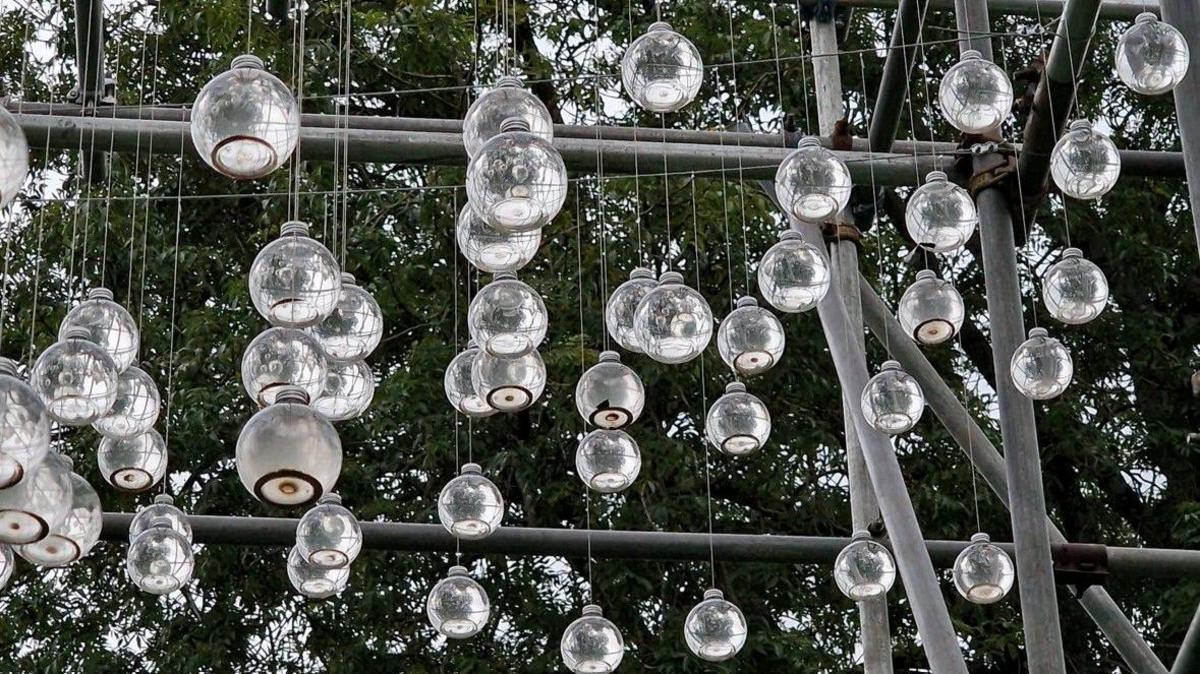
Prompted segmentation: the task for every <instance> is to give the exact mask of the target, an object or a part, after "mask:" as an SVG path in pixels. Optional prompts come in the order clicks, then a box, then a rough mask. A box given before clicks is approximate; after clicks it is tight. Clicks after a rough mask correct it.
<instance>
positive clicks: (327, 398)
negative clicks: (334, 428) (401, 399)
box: [312, 360, 375, 421]
mask: <svg viewBox="0 0 1200 674" xmlns="http://www.w3.org/2000/svg"><path fill="white" fill-rule="evenodd" d="M374 399H375V375H374V374H372V373H371V366H370V365H367V364H366V362H364V361H361V360H359V361H355V362H353V363H334V364H333V365H330V366H329V373H328V374H326V375H325V388H324V389H322V390H321V395H320V396H318V397H317V399H316V400H314V401H313V402H312V407H313V409H314V410H316V411H318V412H320V413H321V414H322V416H324V417H325V418H326V419H328V420H330V421H349V420H350V419H355V418H357V417H359V416H361V415H362V413H363V412H366V411H367V408H368V407H370V406H371V401H372V400H374Z"/></svg>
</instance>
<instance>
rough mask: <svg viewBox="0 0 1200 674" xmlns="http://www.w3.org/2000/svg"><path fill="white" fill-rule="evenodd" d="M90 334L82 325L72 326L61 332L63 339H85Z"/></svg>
mask: <svg viewBox="0 0 1200 674" xmlns="http://www.w3.org/2000/svg"><path fill="white" fill-rule="evenodd" d="M91 334H92V333H91V332H89V331H88V329H87V328H85V327H83V326H82V325H73V326H71V327H69V328H67V329H66V330H64V331H63V339H87V338H88V337H90V336H91Z"/></svg>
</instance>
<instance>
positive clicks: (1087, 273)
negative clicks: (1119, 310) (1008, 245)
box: [1042, 248, 1108, 325]
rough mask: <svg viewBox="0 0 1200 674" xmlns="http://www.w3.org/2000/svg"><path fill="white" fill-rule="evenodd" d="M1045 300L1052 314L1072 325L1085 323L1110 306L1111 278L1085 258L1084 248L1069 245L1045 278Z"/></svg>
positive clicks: (1043, 279)
mask: <svg viewBox="0 0 1200 674" xmlns="http://www.w3.org/2000/svg"><path fill="white" fill-rule="evenodd" d="M1042 299H1043V300H1045V302H1046V311H1049V312H1050V315H1051V316H1053V317H1055V318H1056V319H1058V320H1060V321H1062V322H1063V323H1066V324H1068V325H1083V324H1084V323H1089V322H1091V321H1093V320H1095V318H1096V317H1097V316H1099V315H1100V312H1102V311H1104V307H1106V306H1108V279H1107V278H1106V277H1105V276H1104V272H1103V271H1102V270H1101V269H1100V267H1097V266H1096V265H1095V263H1093V262H1091V261H1089V260H1088V259H1087V258H1085V257H1083V251H1081V250H1079V249H1078V248H1068V249H1066V250H1064V251H1063V254H1062V259H1060V260H1059V261H1058V262H1055V263H1054V265H1053V266H1051V267H1050V268H1049V269H1047V270H1046V275H1045V276H1043V277H1042Z"/></svg>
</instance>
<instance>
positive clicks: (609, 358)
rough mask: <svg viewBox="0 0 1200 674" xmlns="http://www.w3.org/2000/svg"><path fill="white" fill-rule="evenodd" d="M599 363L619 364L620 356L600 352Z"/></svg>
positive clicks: (613, 353) (609, 352) (610, 352)
mask: <svg viewBox="0 0 1200 674" xmlns="http://www.w3.org/2000/svg"><path fill="white" fill-rule="evenodd" d="M600 362H601V363H619V362H621V354H619V353H617V352H616V351H601V352H600Z"/></svg>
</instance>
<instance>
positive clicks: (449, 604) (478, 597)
mask: <svg viewBox="0 0 1200 674" xmlns="http://www.w3.org/2000/svg"><path fill="white" fill-rule="evenodd" d="M491 612H492V607H491V603H490V602H489V601H488V596H487V591H486V590H484V589H483V586H482V585H480V584H479V583H478V582H476V580H475V579H474V578H472V577H471V576H469V575H467V569H466V567H462V566H452V567H450V571H449V572H447V574H446V577H445V578H443V579H441V580H439V581H438V582H437V584H436V585H434V586H433V589H432V590H430V591H429V597H428V598H427V599H426V600H425V615H427V616H429V624H430V625H433V629H435V630H437V631H438V633H439V634H441V635H442V636H444V637H447V638H450V639H469V638H471V637H473V636H475V635H476V634H479V633H480V632H481V631H482V630H483V628H484V626H486V625H487V621H488V617H489V616H490V615H491Z"/></svg>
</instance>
